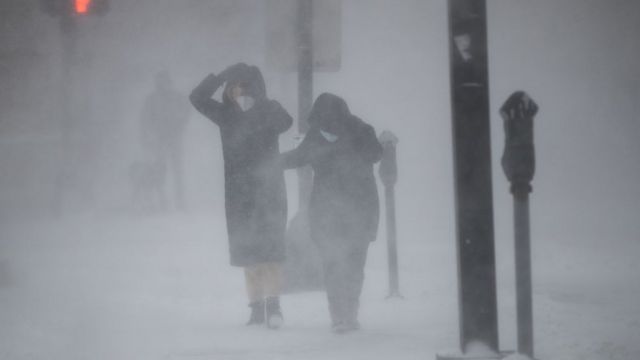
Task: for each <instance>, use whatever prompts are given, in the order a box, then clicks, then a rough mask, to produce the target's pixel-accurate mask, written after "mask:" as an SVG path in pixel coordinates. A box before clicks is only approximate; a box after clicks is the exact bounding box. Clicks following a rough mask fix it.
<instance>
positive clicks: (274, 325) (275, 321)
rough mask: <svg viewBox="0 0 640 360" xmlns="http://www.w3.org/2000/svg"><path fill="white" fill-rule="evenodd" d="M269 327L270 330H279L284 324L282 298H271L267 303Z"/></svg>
mask: <svg viewBox="0 0 640 360" xmlns="http://www.w3.org/2000/svg"><path fill="white" fill-rule="evenodd" d="M266 310H267V311H266V313H267V327H268V328H269V329H279V328H280V327H281V326H282V323H283V322H284V318H283V317H282V311H281V310H280V298H278V297H277V296H269V297H268V298H267V302H266Z"/></svg>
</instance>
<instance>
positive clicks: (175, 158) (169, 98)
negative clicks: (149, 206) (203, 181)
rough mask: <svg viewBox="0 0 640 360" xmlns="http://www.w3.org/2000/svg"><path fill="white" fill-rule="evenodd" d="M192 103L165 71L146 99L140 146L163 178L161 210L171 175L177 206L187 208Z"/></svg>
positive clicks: (158, 77)
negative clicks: (187, 147)
mask: <svg viewBox="0 0 640 360" xmlns="http://www.w3.org/2000/svg"><path fill="white" fill-rule="evenodd" d="M189 114H190V110H189V103H188V102H187V101H186V99H185V97H184V95H182V94H180V93H179V92H178V91H177V90H176V89H175V87H174V84H173V81H172V79H171V76H170V74H169V73H168V72H166V71H161V72H159V73H157V74H156V76H155V89H154V91H153V92H152V93H151V94H149V96H148V97H147V98H146V100H145V103H144V107H143V111H142V116H141V120H140V143H141V145H142V147H143V149H144V151H145V152H146V158H147V159H148V163H149V166H148V167H149V168H154V169H159V170H157V171H155V172H154V174H157V175H156V176H160V177H161V179H159V180H157V182H159V183H160V184H161V196H160V201H161V207H162V208H165V209H166V208H167V205H168V204H167V194H166V191H167V189H166V179H167V173H169V174H170V175H171V180H172V184H173V187H172V188H173V194H172V195H173V196H172V200H173V206H174V207H175V208H176V209H178V210H183V209H184V207H185V199H184V179H183V176H184V169H183V142H184V133H185V129H186V126H187V123H188V121H189Z"/></svg>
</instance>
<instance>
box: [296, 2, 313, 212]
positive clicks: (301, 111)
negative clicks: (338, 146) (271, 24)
mask: <svg viewBox="0 0 640 360" xmlns="http://www.w3.org/2000/svg"><path fill="white" fill-rule="evenodd" d="M297 21H298V22H297V26H296V28H297V35H298V132H299V134H300V135H301V136H304V134H306V132H307V130H308V129H309V124H308V122H307V118H308V117H309V113H310V112H311V106H312V105H313V33H312V32H313V27H312V25H313V0H298V2H297ZM311 182H312V173H311V168H310V167H308V166H306V167H303V168H300V169H299V170H298V191H299V200H298V203H299V206H298V209H299V210H298V211H301V210H302V211H303V212H304V213H306V209H307V207H308V205H309V196H310V194H311Z"/></svg>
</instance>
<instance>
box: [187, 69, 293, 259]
mask: <svg viewBox="0 0 640 360" xmlns="http://www.w3.org/2000/svg"><path fill="white" fill-rule="evenodd" d="M235 70H236V71H234V72H231V73H229V72H225V74H224V76H215V75H213V74H211V75H209V76H208V77H207V78H205V79H204V80H203V81H202V83H200V84H199V85H198V86H197V87H196V88H195V89H194V90H193V91H192V93H191V96H190V100H191V103H192V104H193V105H194V106H195V108H196V109H197V110H198V111H200V112H201V113H202V114H203V115H205V116H206V117H208V118H209V119H211V120H212V121H213V122H214V123H215V124H217V125H218V126H219V127H220V136H221V141H222V151H223V157H224V173H225V210H226V218H227V231H228V234H229V250H230V253H231V264H232V265H235V266H249V265H253V264H258V263H264V262H281V261H283V260H284V255H285V247H284V233H285V226H286V221H287V201H286V192H285V184H284V176H283V171H282V168H281V167H280V166H277V165H276V161H277V159H278V156H279V155H280V150H279V145H278V137H279V135H280V134H281V133H283V132H284V131H286V130H287V129H288V128H289V127H290V126H291V124H292V121H293V120H292V118H291V116H289V114H288V113H287V111H286V110H285V109H284V108H283V107H282V106H281V105H280V104H279V103H278V102H276V101H273V100H269V99H267V97H266V91H265V84H264V80H263V78H262V74H261V73H260V70H259V69H258V68H257V67H255V66H247V65H244V66H242V67H238V66H236V68H235ZM225 82H226V83H227V85H226V86H227V87H229V86H230V85H232V84H236V83H241V84H242V85H243V86H244V87H245V89H246V91H247V92H248V93H249V94H250V95H252V96H253V97H254V99H255V105H254V106H253V107H252V108H251V109H249V110H248V111H242V110H241V109H240V108H239V106H238V105H237V104H236V103H235V101H233V100H231V99H229V98H228V97H227V95H226V94H227V91H226V90H227V89H226V88H225V91H224V95H223V101H222V103H220V102H218V101H216V100H214V99H212V98H211V97H212V96H213V94H214V93H215V92H216V90H218V89H219V88H220V87H221V86H222V85H223V84H224V83H225Z"/></svg>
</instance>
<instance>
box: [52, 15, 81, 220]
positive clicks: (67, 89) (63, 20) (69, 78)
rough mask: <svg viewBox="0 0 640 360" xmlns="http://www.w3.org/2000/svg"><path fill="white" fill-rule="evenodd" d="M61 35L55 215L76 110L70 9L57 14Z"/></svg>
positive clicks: (63, 190)
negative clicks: (58, 142)
mask: <svg viewBox="0 0 640 360" xmlns="http://www.w3.org/2000/svg"><path fill="white" fill-rule="evenodd" d="M60 35H61V41H62V64H61V65H62V84H61V86H60V90H61V95H60V119H59V122H60V152H59V154H58V156H59V159H58V169H57V172H58V173H57V175H56V186H55V188H56V189H55V192H54V194H53V214H54V215H56V216H58V215H60V213H61V211H62V206H63V203H64V201H65V198H66V197H67V192H68V190H69V189H68V188H69V186H70V184H69V176H71V174H70V172H71V170H72V169H71V164H70V163H69V156H70V152H71V151H72V149H71V142H72V140H73V139H72V138H71V132H72V130H73V127H74V126H75V125H76V116H75V115H76V114H75V112H74V111H73V110H72V102H73V99H72V93H73V87H74V86H73V83H74V79H73V75H74V73H73V71H72V70H73V67H74V65H75V63H76V62H77V44H78V24H77V19H76V18H75V17H74V16H73V15H72V14H69V13H64V12H63V13H61V14H60Z"/></svg>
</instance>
